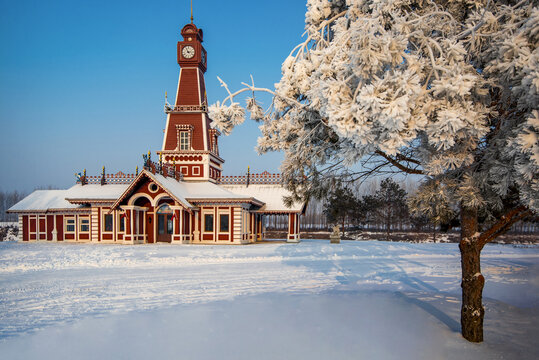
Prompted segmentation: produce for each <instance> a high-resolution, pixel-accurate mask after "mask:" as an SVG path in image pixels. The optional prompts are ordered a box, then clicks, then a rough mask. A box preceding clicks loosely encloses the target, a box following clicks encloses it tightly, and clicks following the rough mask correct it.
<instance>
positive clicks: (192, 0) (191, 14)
mask: <svg viewBox="0 0 539 360" xmlns="http://www.w3.org/2000/svg"><path fill="white" fill-rule="evenodd" d="M192 23H193V0H191V24H192Z"/></svg>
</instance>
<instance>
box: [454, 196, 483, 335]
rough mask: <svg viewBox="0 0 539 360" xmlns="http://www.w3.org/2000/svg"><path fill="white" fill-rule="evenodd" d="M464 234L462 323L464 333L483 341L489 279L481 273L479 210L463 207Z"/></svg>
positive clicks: (461, 241)
mask: <svg viewBox="0 0 539 360" xmlns="http://www.w3.org/2000/svg"><path fill="white" fill-rule="evenodd" d="M460 219H461V233H460V244H459V249H460V256H461V264H462V283H461V287H462V307H461V312H460V324H461V327H462V336H463V337H464V338H465V339H466V340H468V341H471V342H482V341H483V318H484V316H485V309H484V308H483V304H482V296H483V286H484V285H485V278H484V277H483V275H481V259H480V254H481V249H482V248H483V246H481V244H480V243H479V233H478V226H477V210H474V209H468V208H465V207H464V206H462V205H461V208H460Z"/></svg>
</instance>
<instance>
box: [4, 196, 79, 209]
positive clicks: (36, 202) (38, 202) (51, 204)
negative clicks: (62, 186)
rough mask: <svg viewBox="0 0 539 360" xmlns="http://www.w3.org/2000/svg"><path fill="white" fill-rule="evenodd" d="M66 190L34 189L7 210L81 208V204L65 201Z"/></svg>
mask: <svg viewBox="0 0 539 360" xmlns="http://www.w3.org/2000/svg"><path fill="white" fill-rule="evenodd" d="M67 191H68V190H36V191H34V192H33V193H31V194H30V195H28V196H27V197H25V198H24V199H22V200H21V201H19V202H18V203H16V204H15V205H13V206H12V207H11V208H9V210H8V211H7V212H13V213H17V212H47V211H54V210H77V209H83V208H84V207H83V206H82V205H78V204H72V203H70V202H69V201H67V200H66V199H65V198H66V193H67Z"/></svg>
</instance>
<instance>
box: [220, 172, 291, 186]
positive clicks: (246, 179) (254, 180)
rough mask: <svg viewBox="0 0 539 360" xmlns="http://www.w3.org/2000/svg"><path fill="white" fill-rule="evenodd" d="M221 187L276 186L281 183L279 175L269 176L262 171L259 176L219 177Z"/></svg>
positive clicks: (269, 174)
mask: <svg viewBox="0 0 539 360" xmlns="http://www.w3.org/2000/svg"><path fill="white" fill-rule="evenodd" d="M218 182H219V183H220V184H221V185H249V184H253V185H254V184H260V185H262V184H267V185H278V184H280V183H281V174H271V173H269V172H267V171H264V172H263V173H261V174H247V175H240V176H221V177H220V178H219V179H218Z"/></svg>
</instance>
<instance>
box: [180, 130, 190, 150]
mask: <svg viewBox="0 0 539 360" xmlns="http://www.w3.org/2000/svg"><path fill="white" fill-rule="evenodd" d="M179 139H180V150H190V146H189V132H188V131H180V133H179Z"/></svg>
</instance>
